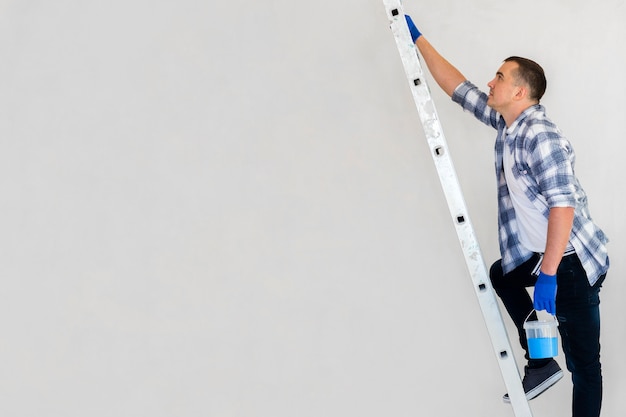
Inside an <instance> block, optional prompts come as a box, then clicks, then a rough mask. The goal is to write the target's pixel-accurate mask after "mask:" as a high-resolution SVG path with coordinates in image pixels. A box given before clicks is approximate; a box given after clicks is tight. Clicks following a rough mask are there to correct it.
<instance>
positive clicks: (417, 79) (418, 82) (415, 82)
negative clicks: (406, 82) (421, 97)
mask: <svg viewBox="0 0 626 417" xmlns="http://www.w3.org/2000/svg"><path fill="white" fill-rule="evenodd" d="M421 83H422V80H420V79H419V78H416V79H414V80H413V84H415V85H420V84H421Z"/></svg>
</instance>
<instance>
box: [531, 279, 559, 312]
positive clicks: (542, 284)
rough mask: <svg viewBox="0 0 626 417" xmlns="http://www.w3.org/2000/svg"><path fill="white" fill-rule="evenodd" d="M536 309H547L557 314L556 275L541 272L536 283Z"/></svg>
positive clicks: (534, 303) (534, 305) (534, 304)
mask: <svg viewBox="0 0 626 417" xmlns="http://www.w3.org/2000/svg"><path fill="white" fill-rule="evenodd" d="M533 307H534V308H535V310H537V311H539V310H546V311H547V312H548V313H550V314H552V315H553V316H554V315H555V314H556V275H547V274H544V273H543V272H539V276H538V277H537V283H536V284H535V300H534V302H533Z"/></svg>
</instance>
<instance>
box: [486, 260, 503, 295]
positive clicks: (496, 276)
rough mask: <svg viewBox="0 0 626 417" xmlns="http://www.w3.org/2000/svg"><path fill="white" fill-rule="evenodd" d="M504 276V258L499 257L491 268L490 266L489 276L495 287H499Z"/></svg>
mask: <svg viewBox="0 0 626 417" xmlns="http://www.w3.org/2000/svg"><path fill="white" fill-rule="evenodd" d="M503 276H504V272H503V271H502V260H501V259H498V260H497V261H496V262H494V263H493V265H491V268H489V278H490V279H491V285H492V286H493V287H494V288H499V287H500V283H501V282H502V277H503Z"/></svg>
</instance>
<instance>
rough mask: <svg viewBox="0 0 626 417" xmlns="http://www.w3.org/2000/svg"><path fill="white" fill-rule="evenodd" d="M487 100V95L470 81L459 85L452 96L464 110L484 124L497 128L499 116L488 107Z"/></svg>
mask: <svg viewBox="0 0 626 417" xmlns="http://www.w3.org/2000/svg"><path fill="white" fill-rule="evenodd" d="M487 98H488V97H487V94H485V93H484V92H482V91H480V90H479V89H478V87H476V86H475V85H474V84H472V83H471V82H469V81H464V82H463V83H461V84H459V86H458V87H457V88H456V89H455V90H454V93H453V94H452V101H454V102H455V103H458V104H460V105H461V107H463V109H465V110H466V111H468V112H470V113H472V114H473V115H474V117H476V118H477V119H478V120H480V121H481V122H483V123H484V124H486V125H488V126H491V127H493V128H497V127H498V119H499V114H498V112H497V111H495V110H494V109H492V108H491V107H489V106H487Z"/></svg>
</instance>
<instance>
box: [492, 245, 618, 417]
mask: <svg viewBox="0 0 626 417" xmlns="http://www.w3.org/2000/svg"><path fill="white" fill-rule="evenodd" d="M539 259H540V258H539V255H535V256H533V257H532V258H531V259H529V260H528V261H527V262H525V263H524V264H522V265H520V266H519V267H517V268H516V269H515V270H513V271H511V272H510V273H508V274H506V275H504V274H503V271H502V266H501V262H500V261H497V262H496V263H494V264H493V265H492V266H491V269H490V271H489V275H490V278H491V282H492V285H493V288H494V290H495V291H496V293H497V294H498V296H499V297H500V299H501V300H502V303H503V304H504V307H505V308H506V310H507V312H508V313H509V315H510V316H511V319H512V320H513V322H514V323H515V327H517V331H518V335H519V341H520V344H521V345H522V348H524V350H525V351H526V359H529V356H528V344H527V341H526V333H525V331H524V329H523V324H524V320H525V319H526V317H527V316H528V314H529V313H530V312H531V311H532V310H533V302H532V299H531V298H530V295H529V294H528V291H527V290H526V287H532V286H534V285H535V282H536V281H537V277H536V276H535V275H533V274H532V271H533V269H534V268H535V266H536V265H537V263H538V262H539ZM605 277H606V275H603V276H601V277H600V279H599V280H598V282H596V283H595V285H593V286H591V285H589V281H588V280H587V274H586V273H585V270H584V269H583V267H582V265H581V263H580V260H579V259H578V256H576V254H573V255H569V256H565V257H563V260H562V261H561V264H560V265H559V269H558V271H557V294H556V316H557V319H558V321H559V332H560V334H561V345H562V348H563V354H564V355H565V363H566V364H567V369H568V370H569V371H570V372H571V373H572V382H573V385H574V391H573V400H572V416H573V417H598V416H599V415H600V408H601V405H602V369H601V365H600V307H599V305H600V296H599V295H600V287H601V286H602V282H603V281H604V279H605ZM532 362H533V360H532V359H531V360H529V366H532Z"/></svg>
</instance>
